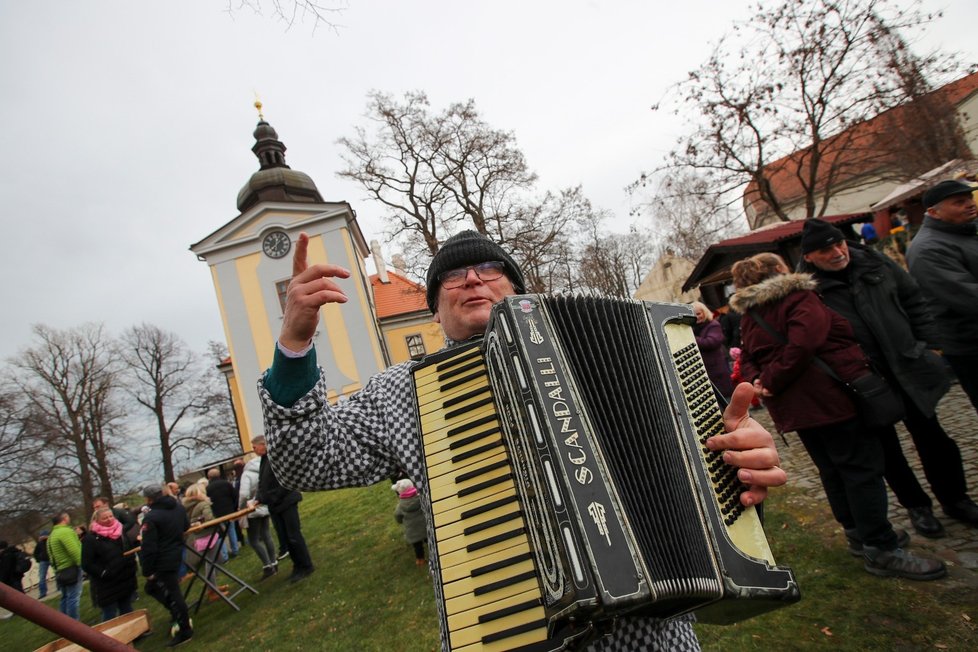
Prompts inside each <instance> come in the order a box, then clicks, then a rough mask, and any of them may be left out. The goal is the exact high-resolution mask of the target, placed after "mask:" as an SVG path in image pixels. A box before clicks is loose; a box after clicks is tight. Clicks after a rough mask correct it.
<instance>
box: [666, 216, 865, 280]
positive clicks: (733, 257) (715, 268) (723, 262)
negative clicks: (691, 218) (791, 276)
mask: <svg viewBox="0 0 978 652" xmlns="http://www.w3.org/2000/svg"><path fill="white" fill-rule="evenodd" d="M820 219H823V220H825V221H826V222H830V223H832V224H834V225H836V226H838V227H843V226H846V225H849V224H853V223H856V222H869V221H871V220H872V219H873V215H872V213H848V214H845V215H824V216H822V217H821V218H820ZM804 225H805V220H791V221H790V222H779V223H777V224H769V225H767V226H762V227H761V228H759V229H755V230H753V231H751V232H750V233H747V234H745V235H741V236H737V237H735V238H727V239H726V240H722V241H720V242H718V243H716V244H714V245H710V247H709V248H708V249H707V250H706V253H704V254H703V256H702V257H701V258H700V260H699V262H697V263H696V267H695V268H694V269H693V272H692V274H690V275H689V278H687V279H686V282H685V283H684V284H683V292H688V291H689V290H692V289H693V288H695V287H698V286H700V285H709V284H711V283H720V282H723V281H727V280H729V279H730V268H731V267H732V266H733V264H734V263H735V262H737V261H738V260H742V259H744V258H747V257H748V256H753V255H754V254H757V253H761V252H762V251H771V252H774V253H777V254H780V255H781V256H782V257H784V258H785V259H786V260H787V262H788V264H789V265H791V264H793V263H794V262H795V261H793V260H791V256H790V253H791V252H792V249H793V248H796V247H797V245H798V244H799V242H798V241H799V240H801V229H802V227H803V226H804Z"/></svg>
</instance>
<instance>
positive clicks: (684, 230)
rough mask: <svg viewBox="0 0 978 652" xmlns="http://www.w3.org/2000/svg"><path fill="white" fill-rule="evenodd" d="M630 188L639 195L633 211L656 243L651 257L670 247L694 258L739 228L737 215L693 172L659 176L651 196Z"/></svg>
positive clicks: (638, 188) (677, 252) (630, 187)
mask: <svg viewBox="0 0 978 652" xmlns="http://www.w3.org/2000/svg"><path fill="white" fill-rule="evenodd" d="M629 190H630V191H631V192H632V193H633V195H635V196H636V197H639V202H638V203H637V204H636V207H635V208H634V209H633V211H632V213H633V214H634V215H637V216H639V217H640V218H641V219H642V223H643V224H645V225H647V226H648V228H649V229H650V231H651V240H652V241H654V242H656V243H658V244H656V245H655V246H654V247H653V251H652V252H651V253H652V256H653V257H654V258H658V257H659V256H661V255H662V254H664V253H665V251H666V249H669V250H671V251H672V252H673V253H674V254H676V255H677V256H680V257H683V258H688V259H690V260H696V259H698V258H699V257H700V256H702V255H703V252H705V251H706V248H707V247H709V246H710V245H711V244H713V243H715V242H718V241H720V240H722V239H723V238H727V237H730V236H732V235H734V234H735V233H736V232H737V230H738V226H739V224H738V223H739V222H740V217H739V216H738V215H737V214H736V213H735V212H734V211H733V210H731V208H730V206H729V205H728V201H727V200H726V198H725V197H721V196H719V195H717V194H716V193H714V192H713V189H712V186H711V184H710V180H709V178H708V177H706V176H703V175H700V174H697V173H696V172H695V171H678V170H677V171H674V172H673V173H672V174H667V175H663V176H661V177H659V183H658V185H657V187H656V190H655V192H654V194H652V195H651V196H643V194H642V191H641V190H640V185H639V184H637V183H636V184H632V185H631V186H629ZM645 271H647V269H646V270H645Z"/></svg>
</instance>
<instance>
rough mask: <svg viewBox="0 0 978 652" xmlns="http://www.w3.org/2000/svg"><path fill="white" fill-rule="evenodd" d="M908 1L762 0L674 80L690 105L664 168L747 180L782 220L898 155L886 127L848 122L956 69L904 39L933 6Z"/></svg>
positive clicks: (755, 199) (724, 186)
mask: <svg viewBox="0 0 978 652" xmlns="http://www.w3.org/2000/svg"><path fill="white" fill-rule="evenodd" d="M906 4H907V3H898V2H896V0H813V1H811V2H799V1H798V0H782V1H781V2H780V3H779V4H777V5H773V6H772V5H770V4H765V3H761V4H759V5H757V7H756V9H755V11H754V12H752V19H751V20H750V22H748V23H741V24H738V25H736V26H735V27H734V29H733V31H732V32H731V33H730V34H728V35H727V36H726V37H724V38H723V39H722V40H721V42H720V43H719V45H718V46H717V47H716V49H715V50H714V51H713V53H712V54H711V56H710V57H709V59H708V60H707V61H706V62H705V63H704V64H703V65H702V66H700V67H699V68H698V69H697V70H695V71H693V72H691V73H690V74H689V78H688V79H687V80H686V81H685V82H683V83H681V84H680V85H679V86H678V95H679V100H680V105H679V108H678V109H677V112H682V113H683V114H685V115H690V116H695V117H693V118H691V127H692V128H691V131H690V133H689V134H687V135H685V136H684V137H682V138H681V139H680V143H679V147H678V148H677V149H676V150H675V151H673V152H672V153H671V155H670V157H669V159H668V161H667V163H666V165H665V166H663V167H662V168H660V170H662V169H677V168H678V169H689V168H692V169H695V170H698V171H699V172H701V173H702V174H705V175H707V176H708V177H709V179H710V181H711V185H712V188H713V190H714V192H715V193H716V194H718V195H720V196H727V197H731V196H732V193H733V191H735V190H736V189H738V188H741V187H743V186H744V184H749V185H748V190H747V192H746V195H745V201H746V202H749V203H750V204H751V205H752V206H753V207H755V208H758V207H759V208H760V209H761V210H762V211H763V212H767V213H770V214H773V215H775V216H777V218H778V219H781V220H787V219H788V213H789V210H790V208H791V205H796V204H799V203H800V205H803V207H804V214H805V216H806V217H813V216H817V215H822V214H823V213H824V211H825V209H826V207H827V206H828V202H829V200H830V199H831V198H832V197H833V196H834V195H835V194H836V193H837V192H839V190H841V189H844V188H846V187H847V184H854V183H856V181H855V180H856V179H858V178H860V175H864V174H865V173H866V172H867V171H870V170H874V169H876V168H879V167H880V166H883V167H886V166H887V165H892V163H893V161H894V160H895V159H896V158H897V156H896V153H894V151H893V149H892V147H891V144H892V142H893V139H892V138H889V137H888V136H887V135H886V134H881V133H877V132H875V131H873V130H870V129H850V127H853V126H854V125H859V124H861V123H865V122H866V121H867V120H868V119H870V118H872V117H874V116H876V115H878V114H880V113H881V112H883V111H885V110H887V109H890V108H892V107H896V106H899V105H901V104H905V103H907V102H912V101H914V100H916V99H917V98H919V97H921V96H923V95H924V94H926V93H927V92H929V91H930V90H931V89H932V85H931V84H930V83H929V81H930V80H934V79H938V78H941V77H944V76H946V75H947V74H948V73H950V72H952V71H954V70H956V69H957V64H956V63H955V62H954V60H953V59H950V58H948V57H945V56H943V55H939V54H936V53H931V54H926V55H915V54H913V53H912V52H911V51H910V49H909V48H908V47H907V45H906V41H905V40H904V37H903V34H910V35H914V34H917V33H918V32H919V31H920V30H921V29H922V28H923V27H924V26H926V25H927V24H928V23H929V22H931V21H932V20H934V19H935V16H934V15H930V14H925V13H922V12H921V11H920V9H919V2H911V3H909V6H905V5H906ZM908 71H912V73H911V74H909V75H908ZM911 77H912V78H913V82H914V83H913V84H908V83H907V81H908V78H911ZM944 108H945V109H946V108H947V107H944ZM945 117H949V118H953V115H952V116H945ZM953 155H954V152H951V156H952V157H953ZM776 177H777V178H778V179H779V182H777V183H775V182H774V179H775V178H776ZM639 183H640V184H641V180H640V182H639Z"/></svg>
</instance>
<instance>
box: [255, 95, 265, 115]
mask: <svg viewBox="0 0 978 652" xmlns="http://www.w3.org/2000/svg"><path fill="white" fill-rule="evenodd" d="M261 106H262V105H261V100H260V99H258V93H255V108H256V109H258V119H259V120H264V119H265V116H264V115H263V114H262V112H261Z"/></svg>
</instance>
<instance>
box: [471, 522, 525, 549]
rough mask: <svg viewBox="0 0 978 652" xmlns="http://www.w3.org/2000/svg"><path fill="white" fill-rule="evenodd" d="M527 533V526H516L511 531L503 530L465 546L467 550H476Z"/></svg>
mask: <svg viewBox="0 0 978 652" xmlns="http://www.w3.org/2000/svg"><path fill="white" fill-rule="evenodd" d="M524 534H526V528H522V527H521V528H516V529H515V530H510V531H509V532H503V533H502V534H497V535H496V536H494V537H489V538H488V539H483V540H482V541H476V542H475V543H471V544H469V545H467V546H465V550H466V552H475V551H476V550H482V549H483V548H488V547H489V546H492V545H495V544H497V543H499V542H501V541H507V540H509V539H515V538H516V537H521V536H523V535H524Z"/></svg>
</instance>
